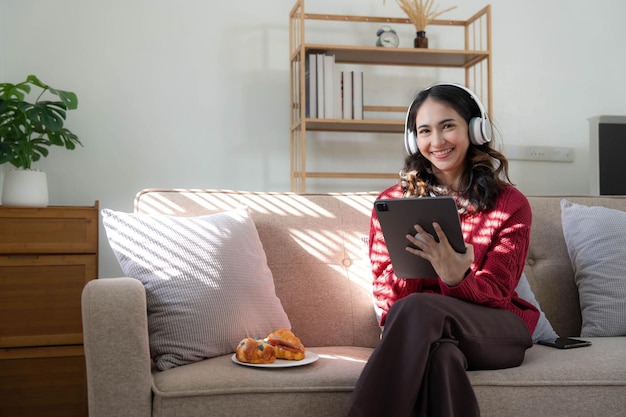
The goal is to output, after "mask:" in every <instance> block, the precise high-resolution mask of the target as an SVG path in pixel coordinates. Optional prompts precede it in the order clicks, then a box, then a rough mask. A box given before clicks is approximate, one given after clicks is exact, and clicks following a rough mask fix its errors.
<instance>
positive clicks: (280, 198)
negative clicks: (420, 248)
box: [82, 190, 626, 417]
mask: <svg viewBox="0 0 626 417" xmlns="http://www.w3.org/2000/svg"><path fill="white" fill-rule="evenodd" d="M374 197H375V195H374V194H360V193H353V194H304V195H298V194H291V193H253V192H235V191H219V190H145V191H142V192H140V193H138V195H137V198H136V201H135V203H136V205H135V209H136V212H140V213H148V214H154V213H164V214H174V215H182V216H194V215H200V214H210V213H215V212H217V211H221V210H225V209H229V208H234V207H239V206H241V205H246V206H248V207H249V209H250V211H251V213H252V217H253V219H254V222H255V225H256V227H257V229H258V232H259V235H260V237H261V240H262V242H263V246H264V249H265V252H266V254H267V259H268V264H269V267H270V269H271V270H272V273H273V277H274V281H275V286H276V293H277V295H278V297H279V298H280V299H281V301H282V304H283V306H284V308H285V310H286V312H287V314H288V317H289V319H290V321H291V324H292V328H293V330H294V332H295V333H296V334H298V335H299V336H300V337H301V339H302V341H303V343H304V344H305V345H306V346H307V347H308V349H309V350H310V351H313V352H315V353H317V354H318V355H319V356H320V359H319V360H318V361H316V362H314V363H312V364H310V365H307V366H301V367H294V368H288V369H257V368H249V367H244V366H240V365H237V364H234V363H233V362H232V361H231V355H230V354H229V355H224V356H220V357H216V358H212V359H207V360H203V361H200V362H196V363H193V364H189V365H185V366H180V367H176V368H173V369H170V370H167V371H156V370H155V369H154V367H153V364H152V363H151V359H150V352H149V346H148V330H147V318H146V297H145V292H144V288H143V286H142V284H141V283H140V282H139V281H137V280H135V279H131V278H110V279H109V278H106V279H99V280H95V281H92V282H90V283H89V284H88V285H87V286H86V287H85V289H84V292H83V300H82V301H83V305H82V308H83V326H84V343H85V356H86V361H87V376H88V387H89V392H88V397H89V412H90V416H92V417H103V416H114V417H120V416H219V417H226V416H249V415H280V416H298V417H304V416H316V417H322V416H328V417H338V416H341V415H342V411H343V409H344V406H345V404H346V402H347V400H348V398H349V396H350V394H351V391H352V388H353V386H354V383H355V381H356V379H357V378H358V376H359V373H360V371H361V369H362V367H363V364H364V363H365V361H366V360H367V358H368V356H369V354H370V352H371V351H372V349H373V347H374V346H375V345H376V343H377V341H378V338H379V328H378V326H377V323H376V320H375V315H374V310H373V307H372V301H371V292H370V288H369V279H370V272H369V270H368V264H367V263H368V261H367V259H366V257H365V256H364V245H363V243H362V238H363V237H365V236H367V235H368V228H369V223H368V221H369V215H370V211H371V207H372V202H373V200H374ZM568 199H570V200H571V201H574V202H579V203H581V204H586V205H598V204H599V205H605V206H609V207H613V208H619V209H621V210H624V211H626V199H621V198H606V197H605V198H597V197H595V198H594V197H576V198H574V197H568ZM560 200H561V198H560V197H532V198H530V202H531V205H532V209H533V213H534V223H533V228H532V236H531V247H530V254H529V257H528V262H527V266H526V269H525V272H526V275H527V276H528V279H529V282H530V284H531V287H532V288H533V290H534V292H535V295H536V297H537V299H538V300H539V302H540V303H541V305H542V308H543V310H544V311H545V313H546V315H547V317H548V319H549V320H550V322H551V323H552V325H553V326H554V328H555V330H556V331H557V332H558V333H559V334H560V335H561V336H566V335H569V336H578V335H579V334H580V329H581V313H580V308H579V302H578V293H577V288H576V285H575V284H574V276H573V275H574V273H573V270H572V267H571V264H570V261H569V258H568V253H567V250H566V247H565V242H564V238H563V233H562V230H561V221H560V206H559V202H560ZM306 236H309V237H310V240H307V239H306V238H303V237H306ZM306 242H309V243H306ZM310 242H315V243H314V244H310ZM586 339H587V340H591V341H592V342H593V345H592V346H591V347H588V348H583V349H573V350H570V351H565V350H557V349H553V348H549V347H545V346H540V345H535V346H534V347H532V348H531V349H530V350H528V352H527V355H526V359H525V361H524V363H523V365H522V366H520V367H518V368H513V369H505V370H497V371H473V372H470V376H471V379H472V383H473V385H474V387H475V390H476V393H477V395H478V398H479V402H480V405H481V410H482V416H483V417H491V416H493V417H501V416H507V417H538V416H566V417H575V416H581V417H590V416H594V417H597V416H624V415H626V414H625V413H626V338H624V337H606V338H586ZM381 401H384V399H383V398H381Z"/></svg>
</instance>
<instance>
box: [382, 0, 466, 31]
mask: <svg viewBox="0 0 626 417" xmlns="http://www.w3.org/2000/svg"><path fill="white" fill-rule="evenodd" d="M386 2H387V0H383V4H385V3H386ZM396 3H398V6H400V9H402V11H403V12H404V13H406V15H407V16H408V17H409V20H410V21H411V23H413V25H414V26H415V30H416V31H417V32H425V31H426V26H428V24H429V23H430V22H432V21H433V20H435V19H436V18H437V17H438V16H441V15H442V14H444V13H446V12H449V11H450V10H453V9H456V6H452V7H448V8H447V9H445V10H442V11H437V7H436V6H435V0H396Z"/></svg>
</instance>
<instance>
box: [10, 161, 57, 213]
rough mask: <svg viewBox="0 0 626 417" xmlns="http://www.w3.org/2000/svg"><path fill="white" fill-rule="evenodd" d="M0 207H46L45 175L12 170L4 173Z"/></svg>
mask: <svg viewBox="0 0 626 417" xmlns="http://www.w3.org/2000/svg"><path fill="white" fill-rule="evenodd" d="M2 205H4V206H21V207H46V206H47V205H48V178H47V177H46V173H45V172H42V171H35V170H30V169H13V170H11V171H8V172H5V174H4V185H3V186H2Z"/></svg>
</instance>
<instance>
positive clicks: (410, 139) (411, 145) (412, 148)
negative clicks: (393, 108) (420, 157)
mask: <svg viewBox="0 0 626 417" xmlns="http://www.w3.org/2000/svg"><path fill="white" fill-rule="evenodd" d="M404 149H406V153H408V154H409V155H413V154H414V153H417V151H418V150H419V148H418V147H417V137H416V136H415V135H414V134H413V132H410V131H409V130H408V129H406V131H405V132H404Z"/></svg>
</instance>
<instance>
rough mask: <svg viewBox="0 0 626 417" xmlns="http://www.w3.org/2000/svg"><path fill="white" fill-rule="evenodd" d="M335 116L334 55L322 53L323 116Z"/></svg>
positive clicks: (331, 117) (326, 117) (332, 117)
mask: <svg viewBox="0 0 626 417" xmlns="http://www.w3.org/2000/svg"><path fill="white" fill-rule="evenodd" d="M335 117H336V114H335V55H324V118H325V119H334V118H335Z"/></svg>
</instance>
